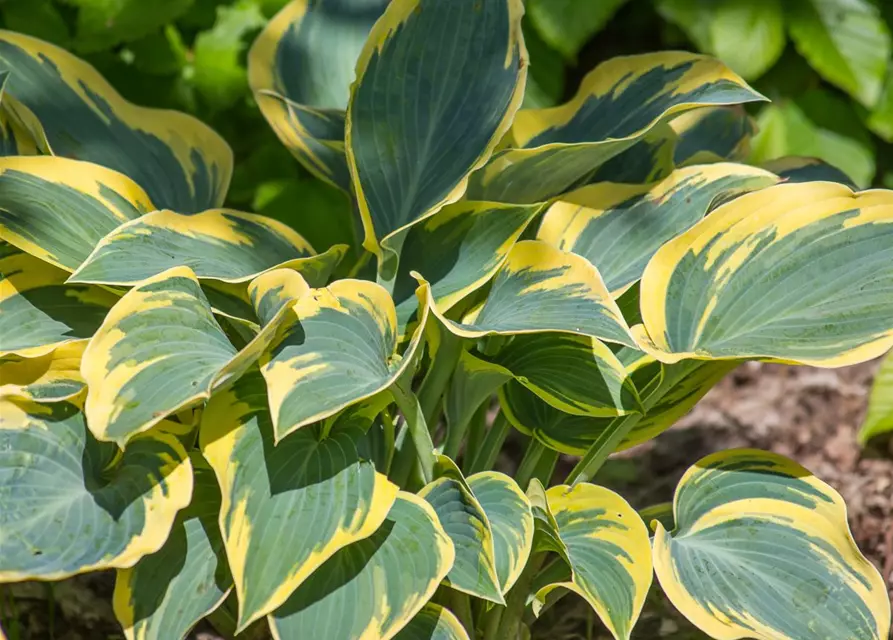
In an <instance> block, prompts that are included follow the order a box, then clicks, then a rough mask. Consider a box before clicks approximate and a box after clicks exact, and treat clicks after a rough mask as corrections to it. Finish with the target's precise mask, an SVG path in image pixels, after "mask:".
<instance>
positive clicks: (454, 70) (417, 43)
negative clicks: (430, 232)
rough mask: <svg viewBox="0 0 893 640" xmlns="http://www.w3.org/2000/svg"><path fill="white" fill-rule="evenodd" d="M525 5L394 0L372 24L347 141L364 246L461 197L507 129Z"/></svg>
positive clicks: (518, 73) (514, 105)
mask: <svg viewBox="0 0 893 640" xmlns="http://www.w3.org/2000/svg"><path fill="white" fill-rule="evenodd" d="M523 12H524V10H523V6H522V4H521V1H520V0H396V1H395V2H391V4H390V5H389V6H388V8H387V9H386V10H385V13H384V15H383V16H382V18H381V19H380V20H379V21H378V22H377V23H376V24H375V26H374V27H373V29H372V31H371V32H370V34H369V39H368V41H367V42H366V45H365V47H364V49H363V52H362V54H361V55H360V58H359V61H358V63H357V82H356V84H354V86H353V89H352V91H351V98H350V106H349V108H348V112H347V141H346V144H347V158H348V166H349V167H350V171H351V175H352V177H353V183H354V188H355V191H356V196H357V200H358V204H359V208H360V212H361V214H362V216H363V225H364V227H365V231H366V239H365V241H364V245H365V246H366V247H367V249H369V250H370V251H375V252H376V253H377V252H379V251H380V247H379V243H382V242H383V243H385V244H386V243H387V239H388V237H389V236H391V235H392V234H393V233H394V232H396V231H398V230H400V229H402V228H404V227H406V226H407V225H409V224H412V223H413V222H416V221H417V220H419V219H420V218H422V217H424V216H427V215H430V214H432V213H434V212H436V211H437V210H438V209H440V208H441V207H443V206H444V205H445V204H449V203H450V202H454V201H456V200H458V199H459V198H460V197H461V196H462V194H463V193H464V191H465V187H466V185H467V178H468V174H469V173H471V171H473V170H474V169H476V168H478V167H480V166H481V165H483V164H484V163H485V162H486V161H487V159H488V158H489V156H490V154H491V153H492V151H493V149H494V147H495V146H496V144H497V143H498V142H499V140H500V139H501V138H502V136H503V135H504V134H505V133H506V131H508V129H509V127H510V125H511V121H512V117H513V116H514V114H515V111H516V110H517V109H518V107H519V106H520V104H521V100H522V98H523V96H524V83H525V80H526V77H527V52H526V50H525V49H524V42H523V38H522V36H521V16H522V14H523ZM444 33H449V34H452V35H453V37H452V38H442V37H441V36H442V35H443V34H444ZM460 69H461V73H459V70H460ZM395 70H400V71H399V72H395Z"/></svg>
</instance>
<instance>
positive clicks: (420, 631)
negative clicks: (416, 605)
mask: <svg viewBox="0 0 893 640" xmlns="http://www.w3.org/2000/svg"><path fill="white" fill-rule="evenodd" d="M394 640H468V632H467V631H465V627H463V626H462V623H461V622H459V620H458V619H457V618H456V616H454V615H453V614H452V613H451V612H450V611H449V610H448V609H444V608H443V607H441V606H439V605H436V604H433V603H431V602H429V603H428V604H426V605H425V606H424V607H422V610H421V611H419V612H418V613H417V614H416V615H415V617H413V619H412V620H410V621H409V623H408V624H407V625H406V626H405V627H403V629H401V630H400V632H399V633H398V634H397V635H395V636H394Z"/></svg>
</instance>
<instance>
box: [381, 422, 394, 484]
mask: <svg viewBox="0 0 893 640" xmlns="http://www.w3.org/2000/svg"><path fill="white" fill-rule="evenodd" d="M381 421H382V425H381V427H382V431H383V432H384V446H385V462H384V473H385V474H388V473H390V472H391V463H393V462H394V448H395V447H396V442H397V437H396V435H397V431H396V429H397V427H396V426H395V425H394V417H393V416H392V415H391V412H390V411H388V410H387V408H385V409H384V410H383V411H382V412H381Z"/></svg>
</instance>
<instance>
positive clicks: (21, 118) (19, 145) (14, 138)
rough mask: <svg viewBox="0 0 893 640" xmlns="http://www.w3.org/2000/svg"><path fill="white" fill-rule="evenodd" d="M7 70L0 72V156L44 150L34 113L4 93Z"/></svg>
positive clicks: (34, 153) (19, 154)
mask: <svg viewBox="0 0 893 640" xmlns="http://www.w3.org/2000/svg"><path fill="white" fill-rule="evenodd" d="M8 78H9V72H8V71H3V72H0V156H4V157H5V156H33V155H37V154H38V153H39V152H42V151H44V150H45V146H42V147H39V146H38V144H39V141H40V143H43V142H45V141H43V140H42V139H41V137H40V133H39V130H40V125H39V123H37V120H36V118H34V114H33V113H30V112H28V111H27V110H26V109H25V108H24V107H23V106H22V104H21V103H20V102H18V101H17V100H16V99H15V98H13V97H12V96H11V95H9V94H7V93H5V91H4V89H5V86H6V81H7V79H8Z"/></svg>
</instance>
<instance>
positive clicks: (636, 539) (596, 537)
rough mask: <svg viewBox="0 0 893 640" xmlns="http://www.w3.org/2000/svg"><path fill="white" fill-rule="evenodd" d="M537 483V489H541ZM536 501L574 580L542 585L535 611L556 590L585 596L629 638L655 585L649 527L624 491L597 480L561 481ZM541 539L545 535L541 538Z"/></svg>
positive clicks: (621, 638) (623, 639) (617, 633)
mask: <svg viewBox="0 0 893 640" xmlns="http://www.w3.org/2000/svg"><path fill="white" fill-rule="evenodd" d="M538 484H539V483H536V485H534V486H533V487H532V489H533V491H534V492H537V491H541V489H542V488H541V486H538ZM545 498H546V504H543V503H542V500H541V498H540V499H539V500H537V502H538V503H539V507H538V508H539V510H540V514H541V517H540V518H539V520H538V522H539V525H540V529H541V531H542V533H541V535H545V536H546V539H548V540H549V542H548V543H547V544H546V546H545V547H544V548H546V549H554V548H555V546H556V545H557V546H558V550H559V551H560V553H559V556H560V557H561V560H560V562H566V563H567V565H568V568H569V569H570V575H569V579H567V580H562V581H561V582H553V583H551V584H546V585H542V586H540V587H539V589H538V590H537V592H536V595H535V600H534V603H533V606H534V612H535V613H536V612H537V611H538V608H539V604H538V603H543V602H545V600H546V598H547V597H548V596H549V594H550V593H551V592H552V591H554V590H556V589H568V590H569V591H573V592H574V593H576V594H578V595H579V596H581V597H582V598H583V599H584V600H586V602H587V603H588V604H589V605H590V606H591V607H592V608H593V609H594V610H595V612H596V613H597V614H598V616H599V618H601V620H602V622H603V623H604V624H605V626H606V627H607V628H608V629H609V630H610V632H611V634H612V635H613V636H614V637H615V638H617V640H628V639H629V637H630V634H631V632H632V629H633V627H634V626H635V624H636V620H638V618H639V614H640V613H641V611H642V606H643V605H644V604H645V596H646V595H647V593H648V589H649V588H650V587H651V580H652V568H651V544H650V540H649V538H648V528H647V527H646V526H645V523H644V522H642V519H641V518H640V517H639V515H638V514H637V513H636V511H635V510H634V509H633V508H632V507H630V506H629V504H627V502H626V501H625V500H624V499H623V498H621V497H620V496H619V495H617V494H616V493H614V492H613V491H610V490H608V489H605V488H604V487H598V486H596V485H592V484H588V483H580V484H577V485H574V486H572V487H571V486H567V485H559V486H555V487H552V488H551V489H549V490H548V491H546V492H545ZM541 540H542V538H541Z"/></svg>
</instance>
